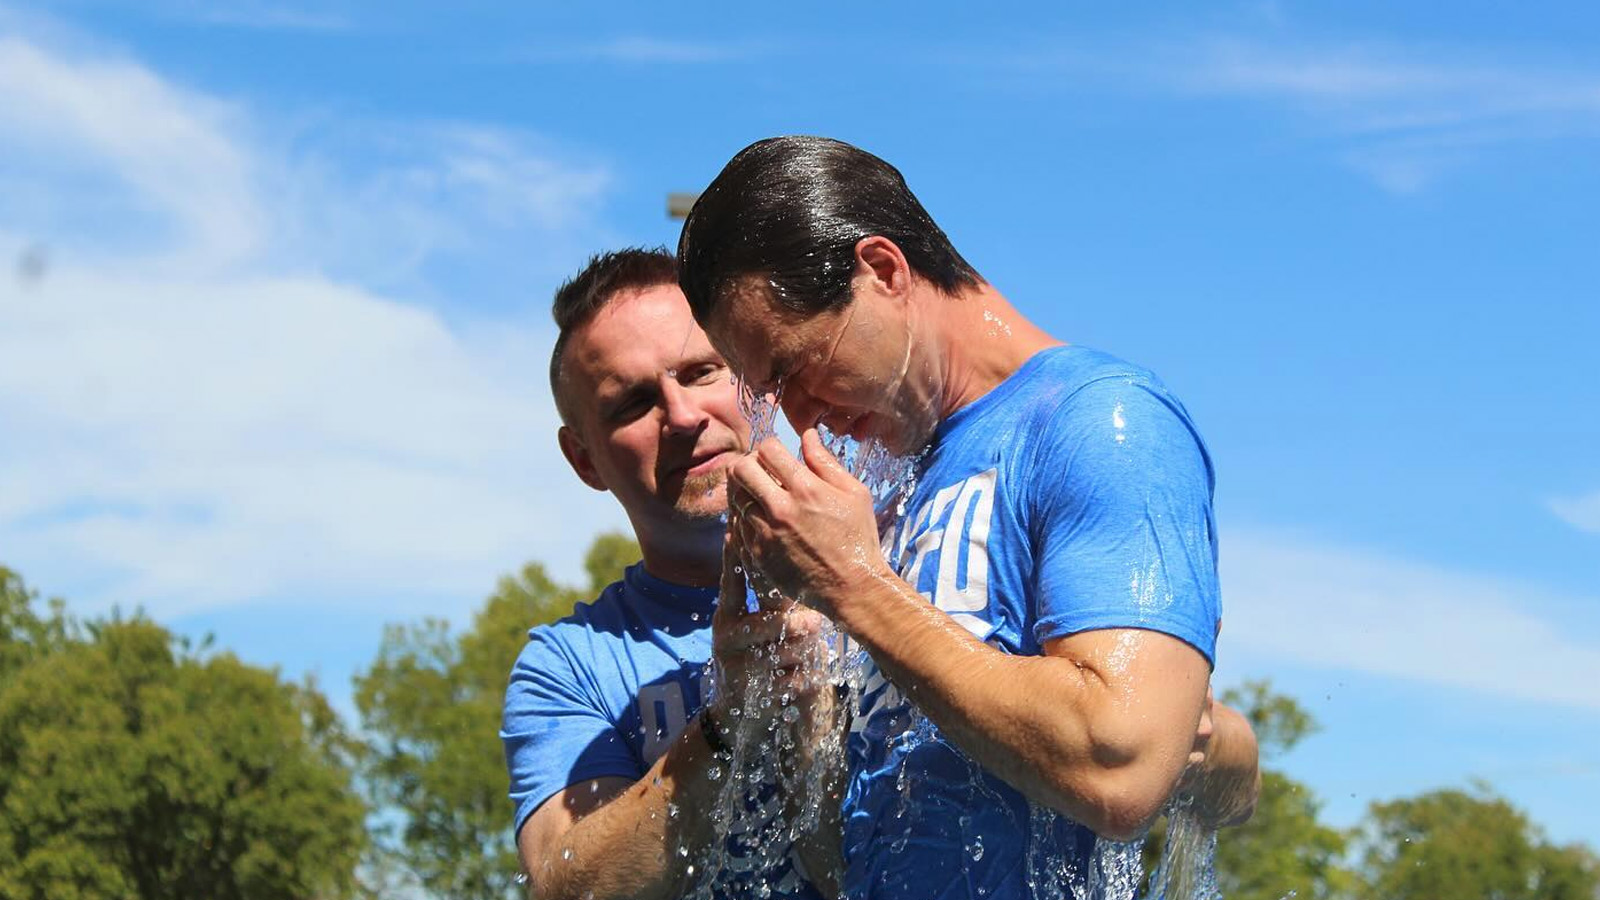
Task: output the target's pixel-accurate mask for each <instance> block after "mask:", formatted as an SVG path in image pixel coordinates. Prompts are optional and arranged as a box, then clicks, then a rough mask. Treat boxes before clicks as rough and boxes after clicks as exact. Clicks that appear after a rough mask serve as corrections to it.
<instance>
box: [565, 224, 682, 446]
mask: <svg viewBox="0 0 1600 900" xmlns="http://www.w3.org/2000/svg"><path fill="white" fill-rule="evenodd" d="M677 281H678V261H677V259H676V258H675V257H674V256H673V255H672V254H671V253H669V252H668V251H667V248H665V247H627V248H624V249H622V250H613V251H611V252H609V253H597V254H595V255H594V256H591V257H589V262H588V264H587V265H585V266H584V267H583V269H582V271H580V272H578V274H576V275H574V276H572V277H571V278H569V279H567V281H566V283H565V284H562V285H561V287H560V288H558V289H557V290H556V297H555V302H553V303H552V304H550V315H551V316H552V317H553V318H554V319H555V320H556V346H555V349H554V350H552V351H550V393H551V394H552V395H554V396H555V400H556V410H557V411H558V412H560V413H561V421H563V422H565V423H567V424H569V425H570V424H572V418H573V417H572V409H571V408H570V404H569V403H568V402H567V400H566V399H565V398H564V397H563V396H562V393H561V358H562V356H563V355H564V354H565V353H566V351H567V339H568V338H570V337H571V336H572V333H573V332H574V331H577V330H578V329H579V328H582V327H583V326H584V325H587V324H589V321H590V320H591V319H593V318H594V317H595V315H596V314H597V313H599V312H600V310H602V309H604V308H605V306H606V304H607V303H610V302H611V301H612V299H613V298H615V297H616V296H617V295H618V294H620V293H623V292H624V291H639V290H644V289H645V288H652V287H656V286H657V285H662V284H676V283H677Z"/></svg>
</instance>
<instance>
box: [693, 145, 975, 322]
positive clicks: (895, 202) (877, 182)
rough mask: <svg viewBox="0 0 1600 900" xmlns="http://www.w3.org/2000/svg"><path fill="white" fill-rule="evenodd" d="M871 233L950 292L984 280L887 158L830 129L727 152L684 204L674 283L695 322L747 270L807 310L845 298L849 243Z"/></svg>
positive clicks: (786, 301) (851, 266)
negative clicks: (690, 204) (706, 183)
mask: <svg viewBox="0 0 1600 900" xmlns="http://www.w3.org/2000/svg"><path fill="white" fill-rule="evenodd" d="M874 235H882V236H883V237H886V238H888V239H889V240H891V241H894V242H895V244H896V245H897V246H898V247H899V248H900V250H901V252H902V253H904V254H905V256H906V261H907V262H908V263H909V264H910V265H911V269H912V271H914V272H915V273H916V274H917V275H919V276H921V277H922V278H924V279H926V280H928V281H930V282H932V283H933V284H934V285H935V286H937V287H938V288H939V289H940V290H942V291H944V292H945V293H947V294H954V293H957V292H958V291H959V290H961V289H962V288H972V287H977V286H978V285H979V284H981V283H982V278H981V277H980V276H979V275H978V273H977V272H976V271H975V270H974V269H973V268H972V266H970V265H968V264H967V261H966V260H965V259H962V258H961V254H959V253H957V252H956V249H955V247H953V246H951V244H950V239H949V238H948V237H946V236H945V233H944V232H943V231H941V230H940V228H939V226H938V225H936V224H935V223H934V221H933V217H932V216H929V215H928V211H927V210H926V209H923V208H922V204H921V203H920V202H918V200H917V198H916V196H915V195H914V194H912V193H911V189H910V188H908V187H906V181H905V178H904V177H903V176H901V174H900V172H899V170H897V169H895V167H894V166H891V165H889V164H888V163H886V162H884V161H883V160H881V159H879V158H878V157H876V156H873V155H872V154H871V153H868V152H867V151H865V150H862V149H860V148H858V147H852V146H851V145H849V144H846V143H844V142H843V141H836V140H833V139H831V138H821V137H803V136H792V137H775V138H768V139H766V140H764V141H757V142H756V143H754V144H751V145H750V146H748V147H746V148H744V149H743V150H740V151H739V153H738V155H736V156H734V158H733V159H731V160H729V162H728V164H727V166H725V167H724V168H723V170H722V173H721V174H719V175H718V176H717V178H716V180H715V181H713V182H711V186H710V187H708V188H706V190H705V192H704V193H702V194H701V195H700V199H699V200H697V201H696V202H695V204H694V208H693V209H692V210H690V211H689V216H688V218H687V220H685V221H684V223H683V234H682V236H681V237H679V239H678V283H679V284H680V285H681V286H682V287H683V293H684V294H685V295H686V296H687V297H688V298H689V306H690V308H691V309H693V310H694V316H695V319H696V320H698V321H699V322H700V324H701V325H702V326H704V325H705V324H706V320H707V319H708V318H709V317H710V315H711V313H712V311H713V310H714V309H715V308H716V306H717V304H718V303H720V302H722V300H723V299H724V296H723V295H724V294H725V293H726V291H727V289H728V288H729V287H730V286H731V285H733V284H734V282H735V281H737V280H739V279H741V278H743V277H745V276H749V275H757V276H761V277H764V278H766V279H768V280H769V282H770V284H771V286H772V288H773V291H774V292H775V294H776V295H777V300H778V302H779V303H781V304H782V305H783V306H785V307H787V308H788V309H791V310H793V311H795V312H798V313H801V314H803V315H814V314H816V313H820V312H825V311H827V310H829V309H833V308H835V307H839V306H843V305H844V304H845V303H848V302H849V300H850V278H851V276H852V275H853V274H854V273H855V247H856V243H857V242H859V241H860V240H861V239H862V238H866V237H872V236H874Z"/></svg>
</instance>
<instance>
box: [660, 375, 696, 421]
mask: <svg viewBox="0 0 1600 900" xmlns="http://www.w3.org/2000/svg"><path fill="white" fill-rule="evenodd" d="M665 381H666V383H665V384H664V385H663V386H662V389H661V406H662V412H663V417H662V423H661V424H662V427H663V428H665V429H666V430H667V431H669V432H673V433H678V434H681V433H685V432H695V431H699V430H700V429H701V428H702V427H704V426H705V423H706V411H705V409H704V408H702V407H701V405H700V403H699V402H698V401H697V400H696V399H695V396H694V392H693V391H691V390H689V389H688V388H686V387H684V386H683V385H681V384H679V383H678V382H677V380H676V379H674V378H667V379H665Z"/></svg>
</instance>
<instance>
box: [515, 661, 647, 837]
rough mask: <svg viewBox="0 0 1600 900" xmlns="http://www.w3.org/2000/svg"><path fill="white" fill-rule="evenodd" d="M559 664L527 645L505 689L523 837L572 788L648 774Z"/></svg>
mask: <svg viewBox="0 0 1600 900" xmlns="http://www.w3.org/2000/svg"><path fill="white" fill-rule="evenodd" d="M530 643H531V642H530ZM562 662H563V660H562V659H561V657H560V656H559V655H558V654H555V653H553V652H551V651H550V649H549V648H548V647H537V646H530V648H528V649H525V650H524V652H523V654H522V655H521V656H520V657H519V658H518V660H517V664H516V665H515V666H514V667H513V669H512V673H511V679H510V683H509V684H508V685H507V688H506V702H505V708H504V710H503V715H502V720H501V729H500V739H501V742H502V744H503V746H504V749H505V757H506V770H507V774H508V775H509V779H510V787H511V790H510V794H511V801H512V803H513V804H514V805H515V816H516V818H515V823H514V824H515V827H516V828H517V831H518V832H520V831H521V830H522V825H523V823H526V822H527V821H528V820H529V819H530V818H531V817H532V815H533V812H534V810H536V809H539V808H543V807H546V806H548V802H547V801H548V800H549V798H551V797H553V796H555V795H556V794H557V793H559V792H561V791H562V790H564V789H568V788H570V787H571V786H572V785H575V784H580V783H585V784H586V783H588V782H590V781H591V780H595V779H602V778H621V779H623V780H624V782H631V781H632V780H634V779H636V778H638V777H639V775H640V774H641V773H642V771H643V770H642V768H641V766H640V763H639V760H638V758H637V756H636V754H635V753H634V751H633V749H632V747H631V746H630V745H629V743H628V742H627V740H626V739H625V737H624V736H623V734H622V732H621V731H620V730H619V729H618V726H617V723H616V722H614V721H613V719H612V716H611V715H610V714H609V713H608V712H607V711H606V710H605V709H604V708H603V707H602V705H601V704H600V703H599V702H598V701H597V700H596V699H595V698H593V697H591V696H590V695H589V692H588V691H586V690H585V689H584V687H583V684H582V680H581V679H579V678H576V677H575V676H574V675H573V673H572V669H571V667H570V666H565V665H562V664H561V663H562Z"/></svg>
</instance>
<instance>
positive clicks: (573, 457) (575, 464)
mask: <svg viewBox="0 0 1600 900" xmlns="http://www.w3.org/2000/svg"><path fill="white" fill-rule="evenodd" d="M556 440H557V441H558V442H559V443H560V444H561V455H562V456H565V457H566V458H567V465H569V466H571V467H572V471H574V472H576V473H578V478H579V479H581V480H582V481H583V483H584V484H587V485H588V486H589V487H592V488H594V489H595V490H597V491H604V490H609V488H607V487H606V483H605V482H604V481H603V480H601V478H600V473H599V471H597V470H596V469H595V467H594V458H593V457H591V456H590V455H589V448H588V447H585V446H584V445H583V439H582V438H580V437H578V433H577V432H576V431H573V430H572V429H571V428H568V427H567V426H565V425H563V426H561V430H560V431H557V432H556Z"/></svg>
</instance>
